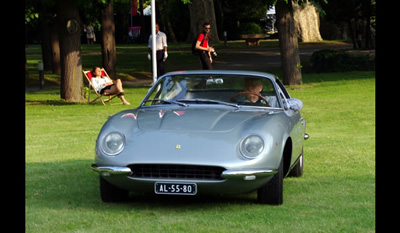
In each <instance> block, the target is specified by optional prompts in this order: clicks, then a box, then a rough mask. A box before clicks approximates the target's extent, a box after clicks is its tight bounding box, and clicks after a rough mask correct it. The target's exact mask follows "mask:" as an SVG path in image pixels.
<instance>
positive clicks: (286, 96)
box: [276, 79, 290, 110]
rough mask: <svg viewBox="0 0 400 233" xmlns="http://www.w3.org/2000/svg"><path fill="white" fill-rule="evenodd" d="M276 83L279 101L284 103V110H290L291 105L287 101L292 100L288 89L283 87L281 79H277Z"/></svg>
mask: <svg viewBox="0 0 400 233" xmlns="http://www.w3.org/2000/svg"><path fill="white" fill-rule="evenodd" d="M276 83H277V84H278V85H277V92H278V95H279V99H280V100H281V101H282V104H283V108H284V109H286V110H287V109H289V108H290V105H289V103H288V101H287V99H289V98H290V95H289V93H288V92H287V91H286V89H285V88H284V87H283V84H282V83H281V81H279V79H276Z"/></svg>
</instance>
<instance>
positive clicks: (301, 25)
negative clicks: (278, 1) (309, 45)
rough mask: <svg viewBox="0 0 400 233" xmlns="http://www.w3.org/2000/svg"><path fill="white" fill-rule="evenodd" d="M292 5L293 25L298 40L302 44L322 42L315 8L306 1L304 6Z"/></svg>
mask: <svg viewBox="0 0 400 233" xmlns="http://www.w3.org/2000/svg"><path fill="white" fill-rule="evenodd" d="M292 4H293V17H294V23H295V27H296V32H297V35H298V37H299V39H300V40H301V41H303V42H317V41H322V37H321V34H320V32H319V15H318V13H317V9H316V8H315V6H313V5H312V4H311V3H309V1H308V0H307V2H306V3H305V5H304V6H300V5H299V4H297V3H292Z"/></svg>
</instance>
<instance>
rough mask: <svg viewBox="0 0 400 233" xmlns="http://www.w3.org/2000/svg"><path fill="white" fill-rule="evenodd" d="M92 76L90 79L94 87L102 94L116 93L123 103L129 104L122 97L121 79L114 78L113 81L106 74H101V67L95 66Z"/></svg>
mask: <svg viewBox="0 0 400 233" xmlns="http://www.w3.org/2000/svg"><path fill="white" fill-rule="evenodd" d="M92 75H93V78H92V79H91V80H90V81H91V82H92V84H93V87H94V89H96V91H97V92H99V93H100V94H102V95H107V96H108V95H117V96H118V97H119V98H120V99H121V101H122V103H123V104H125V105H131V104H130V103H129V102H128V101H126V99H125V97H124V94H125V93H124V89H123V88H122V81H121V79H117V80H115V83H114V82H113V81H112V80H111V79H109V78H108V77H107V76H102V75H101V68H100V67H98V66H95V67H94V68H93V70H92Z"/></svg>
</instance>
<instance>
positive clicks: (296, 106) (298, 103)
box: [288, 98, 303, 111]
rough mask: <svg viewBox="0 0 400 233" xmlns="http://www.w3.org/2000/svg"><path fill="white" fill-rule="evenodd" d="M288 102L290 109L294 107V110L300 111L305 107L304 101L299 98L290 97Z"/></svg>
mask: <svg viewBox="0 0 400 233" xmlns="http://www.w3.org/2000/svg"><path fill="white" fill-rule="evenodd" d="M288 103H289V106H290V109H292V110H293V111H300V109H302V108H303V102H301V100H299V99H295V98H290V99H288Z"/></svg>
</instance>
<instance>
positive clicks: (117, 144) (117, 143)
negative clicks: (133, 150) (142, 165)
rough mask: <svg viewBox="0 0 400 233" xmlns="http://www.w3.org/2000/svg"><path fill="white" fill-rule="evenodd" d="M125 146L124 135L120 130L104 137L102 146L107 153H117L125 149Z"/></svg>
mask: <svg viewBox="0 0 400 233" xmlns="http://www.w3.org/2000/svg"><path fill="white" fill-rule="evenodd" d="M124 146H125V137H124V135H123V134H121V133H118V132H112V133H109V134H107V135H106V136H105V137H104V139H103V143H102V146H101V148H102V150H103V152H104V153H106V154H107V155H117V154H119V153H120V152H121V151H122V150H123V149H124Z"/></svg>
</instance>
